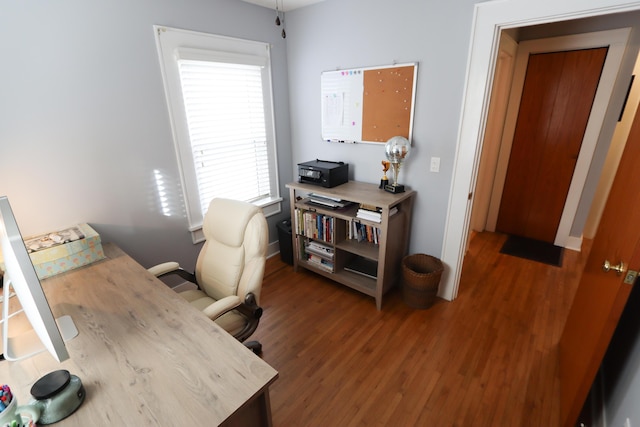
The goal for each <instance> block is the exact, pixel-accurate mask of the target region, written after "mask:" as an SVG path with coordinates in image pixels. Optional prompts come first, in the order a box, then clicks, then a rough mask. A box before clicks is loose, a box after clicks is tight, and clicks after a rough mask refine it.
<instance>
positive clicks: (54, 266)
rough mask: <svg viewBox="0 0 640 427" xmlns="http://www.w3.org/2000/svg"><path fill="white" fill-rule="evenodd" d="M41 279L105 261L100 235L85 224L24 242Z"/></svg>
mask: <svg viewBox="0 0 640 427" xmlns="http://www.w3.org/2000/svg"><path fill="white" fill-rule="evenodd" d="M25 245H26V246H27V250H28V251H29V255H30V256H31V261H32V262H33V265H34V267H35V268H36V273H37V274H38V277H39V278H40V279H44V278H47V277H51V276H55V275H56V274H59V273H63V272H65V271H68V270H72V269H74V268H78V267H82V266H84V265H88V264H91V263H92V262H95V261H98V260H101V259H104V258H105V256H104V251H103V250H102V243H101V241H100V235H99V234H98V233H97V232H96V231H95V230H94V229H93V228H91V227H90V226H89V225H88V224H79V225H77V226H75V227H71V228H68V229H65V230H61V231H57V232H53V233H47V234H44V235H41V236H35V237H30V238H27V239H25Z"/></svg>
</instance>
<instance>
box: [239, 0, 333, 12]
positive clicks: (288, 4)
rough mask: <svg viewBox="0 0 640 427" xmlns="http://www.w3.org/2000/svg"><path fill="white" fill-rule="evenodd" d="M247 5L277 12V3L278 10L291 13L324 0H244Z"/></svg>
mask: <svg viewBox="0 0 640 427" xmlns="http://www.w3.org/2000/svg"><path fill="white" fill-rule="evenodd" d="M242 1H245V2H247V3H252V4H256V5H258V6H262V7H268V8H269V9H273V10H276V2H277V4H278V10H280V11H281V12H282V11H284V12H289V11H291V10H294V9H299V8H301V7H305V6H309V5H312V4H314V3H319V2H321V1H324V0H242Z"/></svg>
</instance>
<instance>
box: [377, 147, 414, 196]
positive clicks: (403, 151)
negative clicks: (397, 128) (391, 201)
mask: <svg viewBox="0 0 640 427" xmlns="http://www.w3.org/2000/svg"><path fill="white" fill-rule="evenodd" d="M410 151H411V144H410V143H409V140H408V139H407V138H405V137H403V136H394V137H392V138H390V139H389V140H388V141H387V143H386V144H385V146H384V152H385V154H386V156H387V159H388V160H389V162H390V163H391V166H392V167H393V184H391V185H386V186H385V187H384V189H385V190H386V191H388V192H390V193H402V192H403V191H404V185H400V184H398V174H399V173H400V166H402V163H404V161H405V160H406V159H407V156H408V155H409V152H410Z"/></svg>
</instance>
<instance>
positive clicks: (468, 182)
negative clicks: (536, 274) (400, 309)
mask: <svg viewBox="0 0 640 427" xmlns="http://www.w3.org/2000/svg"><path fill="white" fill-rule="evenodd" d="M638 11H640V0H633V1H630V2H621V1H620V0H590V1H589V2H588V3H585V2H581V1H577V0H576V1H574V0H572V1H566V2H557V1H555V0H540V1H538V2H534V3H526V2H520V1H517V0H511V1H505V2H487V3H478V4H476V9H475V14H474V19H473V21H474V27H473V28H474V32H473V35H472V40H471V46H470V54H469V66H468V69H467V81H466V86H465V93H464V99H463V106H462V114H461V118H462V119H461V123H460V131H459V134H458V144H457V148H456V158H455V161H454V172H453V179H452V185H451V197H450V199H449V208H448V211H447V222H446V224H445V232H444V239H443V248H442V260H443V262H444V263H445V264H446V265H447V267H448V268H447V269H446V270H445V274H444V275H443V277H442V281H441V285H440V290H439V293H438V295H439V296H440V297H442V298H444V299H447V300H454V299H455V298H456V296H457V293H458V287H459V284H460V274H461V271H462V264H463V261H464V253H465V249H466V243H467V239H468V237H469V227H468V226H469V221H470V215H471V207H472V197H471V192H472V191H473V189H474V188H475V184H476V179H477V170H478V167H477V164H478V158H479V155H480V151H479V150H480V147H482V142H481V141H482V136H483V135H482V134H483V132H484V129H485V121H486V117H487V110H488V106H489V103H488V99H487V98H488V94H489V93H490V90H491V85H492V77H493V71H494V64H495V57H496V54H497V49H496V48H497V43H498V40H499V38H500V34H501V32H502V31H504V30H509V31H510V30H514V31H516V32H517V31H519V28H518V27H523V26H527V28H533V27H535V29H540V28H542V27H544V29H543V30H546V28H547V27H546V26H547V25H550V26H553V25H556V30H558V31H557V34H567V33H569V32H571V30H573V31H572V32H573V33H579V32H582V31H587V28H586V27H585V25H583V23H584V22H586V21H588V20H590V19H596V20H597V19H602V20H604V21H606V22H599V23H598V25H596V27H597V28H596V29H598V30H601V29H606V28H620V27H624V26H627V27H636V28H637V27H638V19H637V16H638V15H637V14H636V12H638ZM572 20H573V21H572ZM611 20H613V22H614V23H613V24H612V22H611ZM620 21H624V22H625V25H616V24H619V23H620ZM574 22H579V24H578V27H580V29H581V30H582V31H576V30H575V28H574V27H573V26H572V25H571V24H572V23H574ZM634 34H635V32H634ZM541 35H542V34H541ZM633 59H634V60H635V58H633ZM626 65H628V64H626ZM632 67H633V64H631V66H630V67H629V68H625V70H628V71H629V73H630V72H631V68H632ZM625 89H626V88H625ZM617 94H619V93H617ZM621 96H622V97H624V94H622V95H621ZM613 127H615V126H613ZM610 130H611V132H613V129H610ZM570 226H571V225H570V224H569V228H570Z"/></svg>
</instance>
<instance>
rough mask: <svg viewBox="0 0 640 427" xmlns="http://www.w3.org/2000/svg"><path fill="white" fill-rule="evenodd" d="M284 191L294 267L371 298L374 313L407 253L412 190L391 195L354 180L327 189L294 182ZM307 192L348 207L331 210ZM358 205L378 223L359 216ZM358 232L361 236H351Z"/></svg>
mask: <svg viewBox="0 0 640 427" xmlns="http://www.w3.org/2000/svg"><path fill="white" fill-rule="evenodd" d="M287 187H288V188H289V197H290V200H291V222H292V228H293V230H292V231H293V233H292V238H293V242H292V244H293V251H294V256H293V261H294V262H293V265H294V269H295V270H297V269H298V268H299V267H302V268H306V269H308V270H311V271H314V272H316V273H318V274H321V275H323V276H326V277H328V278H330V279H331V280H335V281H336V282H339V283H342V284H343V285H345V286H348V287H350V288H352V289H355V290H357V291H359V292H362V293H364V294H366V295H369V296H372V297H374V298H375V300H376V307H377V308H378V310H380V309H381V308H382V297H383V295H384V294H385V293H386V292H387V291H389V289H390V288H391V287H392V286H393V285H395V283H396V281H397V280H398V278H399V277H400V263H401V261H402V257H404V256H405V255H406V254H407V251H408V249H409V238H410V230H411V211H412V209H413V200H414V198H415V195H416V192H415V191H412V190H407V191H406V192H404V193H399V194H392V193H388V192H386V191H384V190H381V189H379V188H378V186H377V185H375V184H370V183H364V182H358V181H349V182H347V183H345V184H342V185H338V186H336V187H333V188H324V187H320V186H317V185H312V184H304V183H298V182H293V183H290V184H287ZM310 194H313V195H317V196H321V197H326V198H329V199H331V200H340V201H343V202H351V204H349V205H347V206H345V207H344V208H340V209H331V208H328V207H325V206H322V205H318V204H317V203H313V200H312V198H313V197H310ZM361 205H366V206H369V207H375V208H377V210H378V212H379V219H380V220H379V221H370V220H366V219H363V218H360V217H359V216H358V209H359V208H360V207H361ZM309 222H310V223H309ZM309 225H310V227H308V226H309ZM360 232H362V233H363V235H362V236H358V235H357V234H358V233H360ZM365 234H366V235H365ZM363 267H364V268H363ZM354 271H355V272H354Z"/></svg>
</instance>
